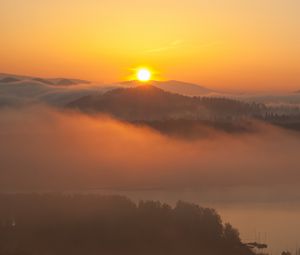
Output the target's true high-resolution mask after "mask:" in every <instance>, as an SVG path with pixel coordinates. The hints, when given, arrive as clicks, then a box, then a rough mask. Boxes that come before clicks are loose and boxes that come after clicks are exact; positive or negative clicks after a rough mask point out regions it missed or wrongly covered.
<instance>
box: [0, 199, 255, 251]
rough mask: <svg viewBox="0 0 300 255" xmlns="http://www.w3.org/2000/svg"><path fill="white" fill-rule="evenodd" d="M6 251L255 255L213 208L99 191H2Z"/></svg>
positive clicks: (0, 224)
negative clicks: (107, 193)
mask: <svg viewBox="0 0 300 255" xmlns="http://www.w3.org/2000/svg"><path fill="white" fill-rule="evenodd" d="M0 205H1V207H0V208H1V210H0V254H1V255H37V254H39V255H41V254H57V255H60V254H61V255H62V254H75V255H76V254H86V255H90V254H112V255H115V254H187V255H192V254H206V255H253V254H254V252H253V251H252V250H251V248H250V247H249V246H247V245H246V244H243V243H242V241H241V239H240V237H239V232H238V231H237V230H236V229H234V228H233V227H232V226H231V225H230V224H229V223H223V222H222V220H221V217H220V216H219V214H218V213H217V212H216V211H215V210H213V209H209V208H203V207H200V206H198V205H196V204H191V203H187V202H183V201H178V203H177V204H176V205H175V206H173V207H172V206H170V205H167V204H164V203H161V202H159V201H140V202H138V203H134V202H133V201H131V200H129V199H128V198H126V197H122V196H103V195H98V194H85V195H84V194H2V195H0Z"/></svg>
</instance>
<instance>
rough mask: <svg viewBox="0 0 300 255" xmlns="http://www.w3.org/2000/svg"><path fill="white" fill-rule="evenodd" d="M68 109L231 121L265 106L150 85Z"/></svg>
mask: <svg viewBox="0 0 300 255" xmlns="http://www.w3.org/2000/svg"><path fill="white" fill-rule="evenodd" d="M68 107H71V108H75V109H79V110H81V111H84V112H88V113H100V112H101V113H107V114H110V115H113V116H114V117H117V118H120V119H123V120H129V121H141V120H146V121H149V120H166V119H214V118H218V119H232V118H237V117H241V116H254V115H256V114H262V112H263V111H264V106H263V105H261V104H248V103H243V102H239V101H236V100H231V99H225V98H205V97H202V98H198V97H187V96H182V95H179V94H173V93H169V92H166V91H164V90H162V89H160V88H157V87H155V86H151V85H145V86H139V87H133V88H126V89H115V90H112V91H109V92H107V93H104V94H101V95H100V94H98V95H88V96H84V97H82V98H79V99H77V100H75V101H73V102H71V103H70V104H68Z"/></svg>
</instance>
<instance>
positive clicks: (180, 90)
mask: <svg viewBox="0 0 300 255" xmlns="http://www.w3.org/2000/svg"><path fill="white" fill-rule="evenodd" d="M147 84H148V85H151V86H155V87H157V88H160V89H162V90H164V91H167V92H171V93H176V94H180V95H183V96H192V97H193V96H204V95H206V96H207V95H212V94H218V92H216V91H214V90H211V89H208V88H205V87H202V86H200V85H197V84H192V83H187V82H182V81H175V80H171V81H150V82H148V83H147ZM140 85H141V83H140V82H139V81H126V82H122V83H117V84H114V85H113V86H116V87H119V88H133V87H138V86H140Z"/></svg>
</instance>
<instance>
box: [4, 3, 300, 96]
mask: <svg viewBox="0 0 300 255" xmlns="http://www.w3.org/2000/svg"><path fill="white" fill-rule="evenodd" d="M299 11H300V1H298V0H243V1H240V0H210V1H204V0H185V1H179V0H177V1H174V0H163V1H162V0H139V1H137V0H101V1H99V0H81V1H80V0H75V1H74V0H43V1H38V0H26V1H24V0H0V31H1V40H0V72H3V73H15V74H27V75H36V76H43V77H52V76H63V77H75V78H82V79H89V80H93V81H98V82H103V83H110V82H116V81H121V80H126V79H127V77H129V76H130V75H131V73H132V72H133V69H134V68H136V67H139V66H146V67H149V68H150V69H152V70H154V71H155V75H154V77H155V79H159V80H182V81H187V82H195V83H198V84H201V85H203V86H206V87H211V88H216V89H221V90H236V91H246V90H247V91H294V90H299V89H300V75H299V73H300V29H299V27H300V16H299Z"/></svg>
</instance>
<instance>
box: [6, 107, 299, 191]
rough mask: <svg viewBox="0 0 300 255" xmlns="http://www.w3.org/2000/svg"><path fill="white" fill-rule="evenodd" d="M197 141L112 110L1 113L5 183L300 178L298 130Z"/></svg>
mask: <svg viewBox="0 0 300 255" xmlns="http://www.w3.org/2000/svg"><path fill="white" fill-rule="evenodd" d="M257 125H258V127H259V129H258V130H259V131H258V132H256V133H250V134H237V135H234V134H231V135H228V134H225V133H222V132H218V131H215V130H211V132H210V133H209V135H207V137H204V138H202V139H198V140H194V141H190V140H184V139H175V138H172V137H167V136H163V135H161V134H159V133H158V132H156V131H153V130H151V129H148V128H146V127H135V126H133V125H130V124H125V123H121V122H118V121H117V120H113V119H111V118H109V117H108V116H98V117H89V116H86V115H81V114H78V113H74V112H68V111H59V110H55V109H51V108H47V107H30V108H27V109H6V110H5V109H3V110H1V111H0V136H1V143H0V157H1V158H0V162H1V163H0V167H1V178H0V179H1V181H0V182H1V189H2V190H5V189H7V190H15V189H16V190H19V189H35V188H39V189H64V190H68V189H78V188H82V189H115V188H118V189H120V188H121V189H157V188H161V189H205V188H212V187H217V188H220V187H232V186H250V187H253V186H262V187H266V185H268V186H271V187H273V186H277V185H281V186H282V185H288V186H289V187H292V186H294V185H295V186H296V185H298V184H299V182H300V181H299V177H300V173H299V171H298V170H299V169H300V161H299V154H298V152H299V149H300V140H299V135H298V134H297V133H292V132H288V131H283V130H280V129H278V128H275V127H271V126H266V125H263V124H259V123H258V124H257Z"/></svg>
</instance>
